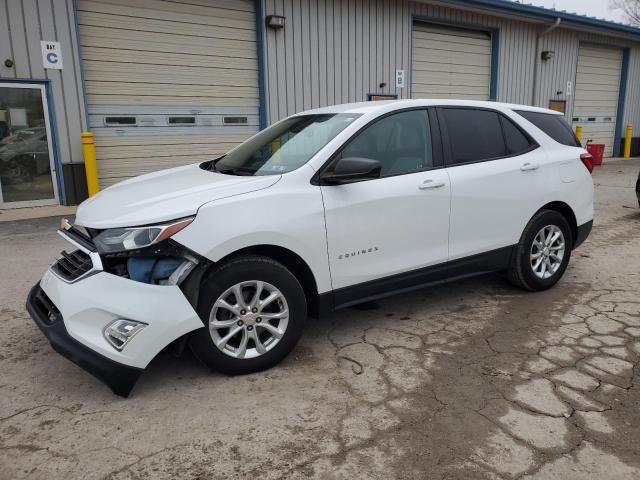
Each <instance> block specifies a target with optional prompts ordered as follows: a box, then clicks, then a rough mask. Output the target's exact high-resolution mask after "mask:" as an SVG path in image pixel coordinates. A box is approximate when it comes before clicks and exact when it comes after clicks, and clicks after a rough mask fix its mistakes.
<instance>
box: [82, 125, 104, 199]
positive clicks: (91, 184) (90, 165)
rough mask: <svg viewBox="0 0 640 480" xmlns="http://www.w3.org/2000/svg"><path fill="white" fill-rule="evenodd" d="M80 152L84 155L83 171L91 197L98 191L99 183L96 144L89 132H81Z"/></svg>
mask: <svg viewBox="0 0 640 480" xmlns="http://www.w3.org/2000/svg"><path fill="white" fill-rule="evenodd" d="M82 154H83V156H84V171H85V174H86V176H87V190H88V191H89V196H90V197H92V196H93V195H95V194H96V193H98V192H99V191H100V185H99V184H98V164H97V163H96V144H95V142H94V141H93V133H91V132H82Z"/></svg>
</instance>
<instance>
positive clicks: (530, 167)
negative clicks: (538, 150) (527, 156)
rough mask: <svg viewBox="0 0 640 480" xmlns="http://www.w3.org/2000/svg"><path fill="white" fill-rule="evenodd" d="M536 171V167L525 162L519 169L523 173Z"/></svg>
mask: <svg viewBox="0 0 640 480" xmlns="http://www.w3.org/2000/svg"><path fill="white" fill-rule="evenodd" d="M537 169H538V165H537V164H535V163H530V162H525V163H523V164H522V166H521V167H520V170H522V171H523V172H531V171H532V170H537Z"/></svg>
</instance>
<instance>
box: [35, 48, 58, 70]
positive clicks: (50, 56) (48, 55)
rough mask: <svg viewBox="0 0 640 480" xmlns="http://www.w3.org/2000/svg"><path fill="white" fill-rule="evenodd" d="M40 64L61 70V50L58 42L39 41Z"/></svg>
mask: <svg viewBox="0 0 640 480" xmlns="http://www.w3.org/2000/svg"><path fill="white" fill-rule="evenodd" d="M40 48H41V50H42V66H43V67H44V68H47V69H52V70H62V51H61V49H60V42H46V41H43V42H40Z"/></svg>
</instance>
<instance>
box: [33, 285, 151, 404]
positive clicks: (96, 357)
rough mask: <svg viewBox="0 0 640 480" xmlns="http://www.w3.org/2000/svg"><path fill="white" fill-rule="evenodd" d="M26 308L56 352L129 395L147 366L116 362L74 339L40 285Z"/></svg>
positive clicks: (120, 392) (124, 395)
mask: <svg viewBox="0 0 640 480" xmlns="http://www.w3.org/2000/svg"><path fill="white" fill-rule="evenodd" d="M27 311H28V312H29V315H31V318H33V320H34V321H35V322H36V325H38V327H39V328H40V330H42V333H44V335H45V337H47V340H49V343H51V346H52V347H53V349H54V350H55V351H56V352H58V353H59V354H60V355H62V356H63V357H66V358H68V359H69V360H71V361H72V362H73V363H75V364H76V365H78V366H79V367H80V368H83V369H84V370H86V371H87V372H89V373H90V374H91V375H93V376H94V377H96V378H98V379H99V380H102V381H103V382H104V383H106V384H107V385H108V386H109V388H111V391H112V392H113V393H115V394H116V395H120V396H121V397H128V396H129V393H131V390H132V389H133V386H134V385H135V384H136V382H137V380H138V377H139V376H140V375H141V374H142V372H143V371H144V369H142V368H135V367H130V366H128V365H124V364H122V363H118V362H115V361H113V360H111V359H110V358H107V357H105V356H102V355H100V354H99V353H96V352H95V351H94V350H91V349H90V348H88V347H87V346H85V345H84V344H82V343H80V342H79V341H77V340H75V339H74V338H73V337H72V336H71V335H69V332H67V329H66V327H65V326H64V321H63V320H62V317H56V316H54V315H52V314H55V306H54V305H53V303H51V301H50V300H49V297H47V296H46V294H45V293H44V291H43V290H42V288H40V284H36V285H34V287H33V288H32V289H31V291H30V292H29V296H28V297H27Z"/></svg>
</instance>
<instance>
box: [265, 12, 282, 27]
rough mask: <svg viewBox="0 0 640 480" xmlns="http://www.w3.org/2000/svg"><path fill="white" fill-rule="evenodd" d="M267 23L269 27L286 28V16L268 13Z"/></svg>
mask: <svg viewBox="0 0 640 480" xmlns="http://www.w3.org/2000/svg"><path fill="white" fill-rule="evenodd" d="M265 20H266V23H267V27H269V28H273V29H274V30H280V29H281V28H284V20H285V17H284V16H282V15H267V18H266V19H265Z"/></svg>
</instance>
